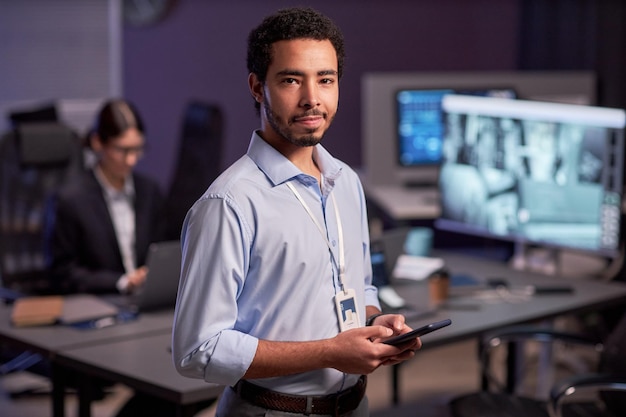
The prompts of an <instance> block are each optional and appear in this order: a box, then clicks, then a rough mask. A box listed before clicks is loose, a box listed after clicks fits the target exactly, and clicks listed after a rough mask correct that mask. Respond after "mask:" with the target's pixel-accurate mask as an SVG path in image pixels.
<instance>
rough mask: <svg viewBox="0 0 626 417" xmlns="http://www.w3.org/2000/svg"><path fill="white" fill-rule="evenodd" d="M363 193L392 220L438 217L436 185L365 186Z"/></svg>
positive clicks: (438, 207)
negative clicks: (420, 186) (422, 186)
mask: <svg viewBox="0 0 626 417" xmlns="http://www.w3.org/2000/svg"><path fill="white" fill-rule="evenodd" d="M365 195H366V196H367V197H368V198H369V199H370V200H371V201H372V202H373V203H374V204H376V205H377V206H378V207H380V209H381V210H382V211H383V212H384V213H385V214H387V215H388V216H389V217H390V218H391V219H393V220H394V221H397V222H400V223H403V222H407V221H411V220H433V219H436V218H437V217H439V214H440V213H441V207H440V205H439V192H438V190H437V187H435V186H432V187H424V188H419V187H415V188H410V187H404V186H401V185H371V186H365Z"/></svg>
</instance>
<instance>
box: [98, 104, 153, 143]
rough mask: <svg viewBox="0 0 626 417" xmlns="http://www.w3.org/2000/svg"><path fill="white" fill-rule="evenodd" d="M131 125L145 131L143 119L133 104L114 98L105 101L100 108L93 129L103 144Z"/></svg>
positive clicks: (142, 131)
mask: <svg viewBox="0 0 626 417" xmlns="http://www.w3.org/2000/svg"><path fill="white" fill-rule="evenodd" d="M132 127H134V128H136V129H137V130H138V131H140V132H141V133H145V132H144V126H143V121H142V120H141V116H140V115H139V112H138V111H137V109H136V108H135V106H133V105H132V104H131V103H129V102H128V101H126V100H121V99H115V100H110V101H107V102H106V103H105V104H104V106H103V107H102V109H101V110H100V113H99V114H98V119H97V120H96V125H95V127H94V131H95V132H96V133H97V134H98V137H99V138H100V142H102V143H103V144H105V143H107V142H109V141H110V140H111V139H114V138H116V137H118V136H120V135H121V134H123V133H124V132H125V131H126V130H128V129H130V128H132Z"/></svg>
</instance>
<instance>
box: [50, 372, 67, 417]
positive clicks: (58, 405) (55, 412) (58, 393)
mask: <svg viewBox="0 0 626 417" xmlns="http://www.w3.org/2000/svg"><path fill="white" fill-rule="evenodd" d="M51 370H52V416H53V417H65V385H66V378H65V370H64V369H63V368H62V367H61V366H59V365H58V364H57V363H56V362H55V361H52V363H51Z"/></svg>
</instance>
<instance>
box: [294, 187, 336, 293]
mask: <svg viewBox="0 0 626 417" xmlns="http://www.w3.org/2000/svg"><path fill="white" fill-rule="evenodd" d="M287 187H289V188H290V189H291V191H292V192H293V194H294V195H295V196H296V198H297V199H298V201H300V204H302V207H304V209H305V210H306V212H307V213H308V214H309V217H311V220H313V223H315V225H316V226H317V230H319V232H320V234H321V235H322V238H323V239H324V242H326V245H328V249H329V250H330V255H331V256H332V258H333V260H335V263H336V264H337V269H338V270H339V285H341V290H342V291H344V292H345V287H344V285H343V278H344V275H345V267H344V251H343V227H342V226H341V217H339V209H338V208H337V202H336V201H335V199H334V198H332V201H333V207H334V208H335V216H336V217H337V232H338V234H339V236H338V240H339V260H338V261H337V260H336V259H335V256H334V255H333V248H332V245H331V244H330V242H329V241H328V238H327V237H326V231H325V229H324V228H323V227H322V225H321V224H320V223H319V222H318V221H317V218H315V216H314V215H313V212H312V211H311V209H310V208H309V206H308V204H307V203H306V202H305V201H304V199H303V198H302V196H301V195H300V193H299V192H298V191H297V190H296V188H295V187H294V186H293V184H291V183H290V182H288V183H287ZM331 197H332V196H329V198H331Z"/></svg>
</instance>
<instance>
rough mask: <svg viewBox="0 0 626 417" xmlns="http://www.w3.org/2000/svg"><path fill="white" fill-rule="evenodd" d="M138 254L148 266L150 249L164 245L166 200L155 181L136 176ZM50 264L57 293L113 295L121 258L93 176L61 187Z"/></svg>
mask: <svg viewBox="0 0 626 417" xmlns="http://www.w3.org/2000/svg"><path fill="white" fill-rule="evenodd" d="M133 181H134V184H135V202H134V205H135V245H136V246H135V252H136V258H137V259H136V260H135V261H136V263H137V265H138V266H141V265H144V264H145V262H146V256H147V253H148V247H149V245H150V243H152V242H157V241H160V240H163V236H164V233H165V221H164V219H163V207H164V201H163V195H162V193H161V190H160V189H159V186H158V184H157V183H156V182H154V181H153V180H151V179H149V178H147V177H145V176H142V175H140V174H137V173H134V174H133ZM49 213H50V214H51V215H52V216H53V219H52V220H51V222H50V223H49V224H50V236H49V245H48V253H49V259H48V263H49V266H50V273H51V279H52V281H53V282H52V284H53V288H55V289H56V290H57V291H58V292H63V293H73V292H87V293H115V292H117V288H116V286H115V284H116V283H117V281H118V279H119V278H120V277H121V276H122V275H123V274H124V265H123V262H122V255H121V252H120V249H119V246H118V244H117V238H116V237H115V230H114V228H113V221H112V220H111V216H110V215H109V211H108V208H107V205H106V201H105V199H104V195H103V190H102V187H101V186H100V184H99V183H98V181H97V180H96V177H95V175H94V173H93V172H92V171H90V172H87V173H86V174H85V175H81V176H80V177H79V178H76V179H74V180H72V181H71V182H69V183H68V184H66V185H65V186H64V187H62V188H61V189H60V190H59V192H58V193H57V195H56V196H55V198H54V200H53V201H52V205H51V206H50V207H49Z"/></svg>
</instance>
